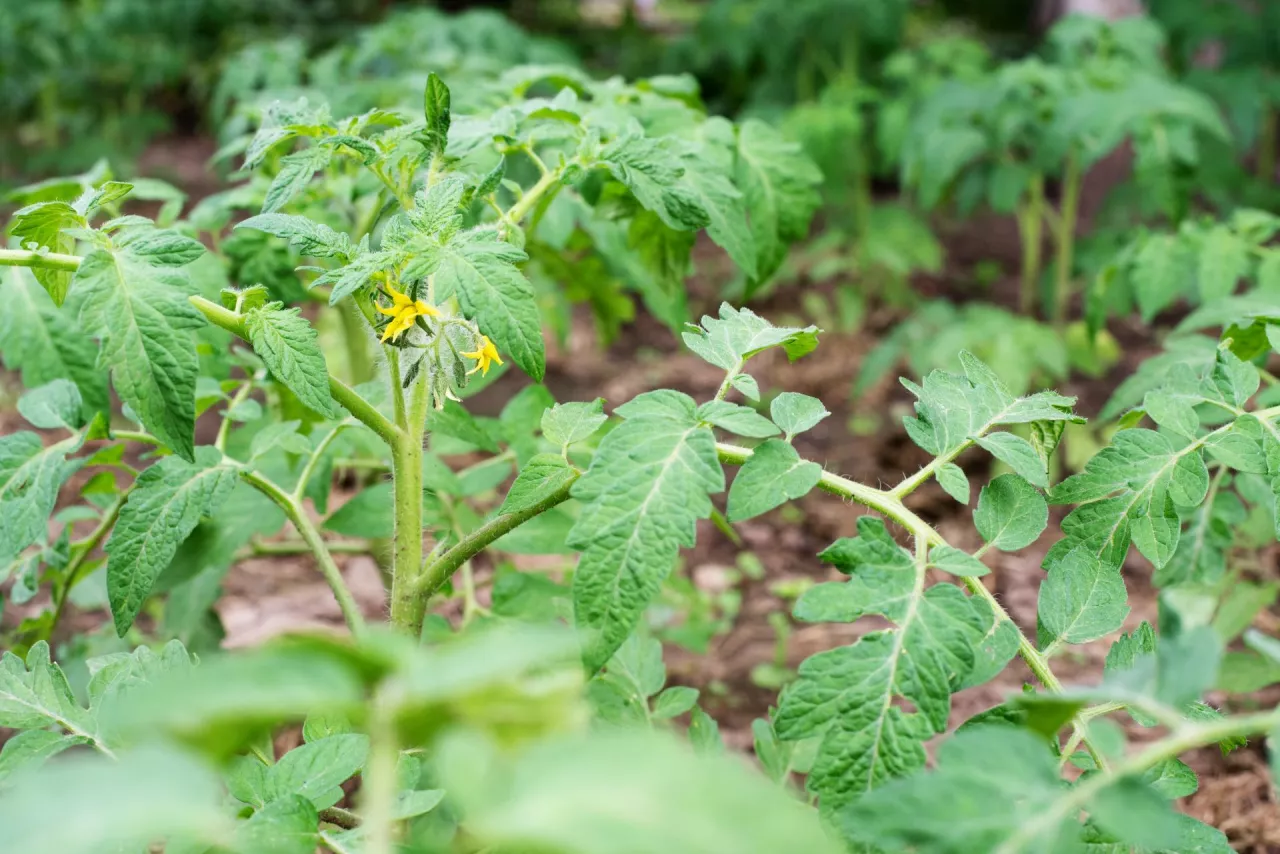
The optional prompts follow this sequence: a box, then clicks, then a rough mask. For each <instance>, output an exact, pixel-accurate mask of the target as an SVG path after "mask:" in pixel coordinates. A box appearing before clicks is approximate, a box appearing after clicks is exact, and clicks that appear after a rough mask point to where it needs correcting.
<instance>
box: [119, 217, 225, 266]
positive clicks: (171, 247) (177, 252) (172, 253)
mask: <svg viewBox="0 0 1280 854" xmlns="http://www.w3.org/2000/svg"><path fill="white" fill-rule="evenodd" d="M116 243H117V245H119V246H122V247H127V248H128V250H129V252H130V253H131V254H133V255H136V256H137V257H139V258H143V259H145V260H146V261H147V262H148V263H149V264H153V265H155V266H158V267H181V266H183V265H185V264H190V263H191V262H192V261H195V260H197V259H198V258H199V257H200V256H201V255H203V254H204V251H205V250H204V244H203V243H201V242H200V241H199V240H196V239H195V238H194V237H187V236H186V235H185V234H180V233H179V232H176V231H169V230H167V229H157V228H150V227H148V228H140V229H129V230H128V231H125V232H122V233H121V234H120V235H118V237H117V239H116Z"/></svg>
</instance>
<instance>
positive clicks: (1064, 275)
mask: <svg viewBox="0 0 1280 854" xmlns="http://www.w3.org/2000/svg"><path fill="white" fill-rule="evenodd" d="M1082 179H1083V175H1082V171H1081V168H1080V160H1079V158H1078V157H1077V156H1076V155H1075V154H1069V155H1068V156H1067V168H1066V173H1065V174H1064V175H1063V178H1062V209H1061V211H1060V212H1059V216H1058V219H1057V222H1056V225H1057V234H1056V240H1055V241H1054V242H1055V244H1056V247H1055V248H1056V250H1057V254H1058V257H1057V259H1056V261H1057V271H1056V272H1057V275H1056V276H1055V278H1054V287H1053V323H1054V325H1055V326H1057V327H1059V328H1061V327H1062V326H1065V325H1066V322H1067V307H1068V305H1069V304H1070V302H1071V272H1072V268H1073V267H1074V266H1075V242H1076V221H1077V220H1078V219H1079V216H1080V185H1081V183H1082Z"/></svg>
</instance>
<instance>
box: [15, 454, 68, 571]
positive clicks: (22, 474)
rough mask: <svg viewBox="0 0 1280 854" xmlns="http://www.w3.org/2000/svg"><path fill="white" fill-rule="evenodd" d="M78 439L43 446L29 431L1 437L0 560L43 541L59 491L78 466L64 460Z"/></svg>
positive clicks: (16, 554)
mask: <svg viewBox="0 0 1280 854" xmlns="http://www.w3.org/2000/svg"><path fill="white" fill-rule="evenodd" d="M75 445H78V440H76V439H67V440H64V441H62V442H58V443H56V444H53V445H49V446H48V447H45V445H44V443H43V442H41V441H40V437H39V436H37V435H36V434H35V433H32V432H30V431H28V430H21V431H19V432H17V433H11V434H9V435H8V436H0V518H2V519H4V524H3V525H0V559H2V560H5V561H8V560H10V559H12V558H14V557H17V556H18V554H20V553H21V552H22V550H23V549H25V548H26V547H27V546H29V545H31V544H32V543H34V542H36V541H38V540H41V539H43V538H44V537H45V536H46V534H47V532H48V525H49V516H50V515H51V514H52V513H53V508H54V505H55V504H56V502H57V500H58V490H59V489H60V488H61V487H62V484H63V483H65V482H66V480H67V478H68V477H70V476H71V474H72V473H73V472H75V471H76V470H77V469H79V468H80V463H79V462H77V461H75V460H72V461H68V460H67V453H68V452H69V451H71V450H74V446H75Z"/></svg>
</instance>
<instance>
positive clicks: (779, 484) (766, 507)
mask: <svg viewBox="0 0 1280 854" xmlns="http://www.w3.org/2000/svg"><path fill="white" fill-rule="evenodd" d="M821 478H822V466H820V465H818V464H817V463H813V462H809V461H807V460H802V459H800V455H799V454H797V453H796V450H795V448H793V447H791V445H790V444H788V443H787V442H784V441H782V440H781V439H769V440H768V441H766V442H764V443H762V444H761V445H759V446H758V447H757V448H755V450H754V451H753V452H752V454H751V456H750V457H748V458H747V461H746V462H745V463H744V464H743V466H742V469H741V470H740V471H739V472H738V474H737V475H736V476H735V477H734V479H733V485H732V486H730V487H729V504H728V516H729V519H730V520H732V521H734V522H740V521H742V520H744V519H750V518H752V517H755V516H759V515H760V514H761V513H766V512H768V511H770V510H772V509H773V508H775V507H778V506H780V505H782V504H783V503H785V502H787V501H793V500H795V499H797V498H802V497H804V496H805V495H807V494H808V493H809V491H810V490H811V489H813V488H814V487H815V486H817V485H818V481H819V480H820V479H821Z"/></svg>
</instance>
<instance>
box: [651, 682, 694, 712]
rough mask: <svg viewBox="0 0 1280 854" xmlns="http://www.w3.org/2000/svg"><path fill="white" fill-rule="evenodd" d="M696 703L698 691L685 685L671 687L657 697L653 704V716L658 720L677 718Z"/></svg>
mask: <svg viewBox="0 0 1280 854" xmlns="http://www.w3.org/2000/svg"><path fill="white" fill-rule="evenodd" d="M697 702H698V689H697V688H689V687H687V686H685V685H673V686H672V687H670V688H668V689H667V690H665V691H663V692H662V693H661V694H659V695H658V698H657V699H656V700H654V702H653V716H654V717H655V718H657V719H658V720H663V721H665V720H670V719H671V718H678V717H680V716H681V715H683V714H684V713H685V712H687V711H689V710H690V709H692V708H693V707H694V704H696V703H697Z"/></svg>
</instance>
